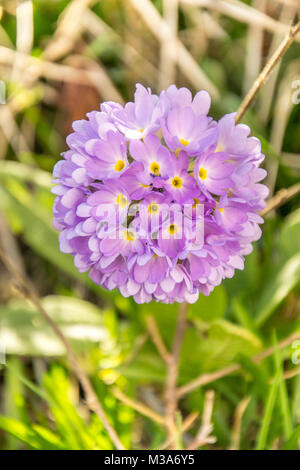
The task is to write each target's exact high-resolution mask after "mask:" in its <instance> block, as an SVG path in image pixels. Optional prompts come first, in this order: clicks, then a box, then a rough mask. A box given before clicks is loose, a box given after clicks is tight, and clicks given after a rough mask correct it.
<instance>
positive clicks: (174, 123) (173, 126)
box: [162, 107, 218, 156]
mask: <svg viewBox="0 0 300 470" xmlns="http://www.w3.org/2000/svg"><path fill="white" fill-rule="evenodd" d="M162 131H163V136H164V139H165V141H166V143H167V145H168V147H169V148H170V149H171V150H173V151H177V150H178V149H180V150H184V151H186V152H187V153H188V154H189V155H190V156H193V155H199V153H201V152H203V151H204V150H205V149H206V148H208V147H209V146H211V145H213V144H215V143H216V141H217V136H218V129H217V124H216V123H215V122H214V121H212V120H211V119H210V118H207V117H206V116H204V115H199V116H197V115H196V114H195V113H194V111H193V110H192V108H191V107H185V108H178V107H176V108H171V109H170V111H169V112H168V114H167V116H166V117H165V119H163V121H162Z"/></svg>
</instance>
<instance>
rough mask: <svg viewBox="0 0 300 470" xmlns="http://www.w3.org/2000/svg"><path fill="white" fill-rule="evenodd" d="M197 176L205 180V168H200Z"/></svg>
mask: <svg viewBox="0 0 300 470" xmlns="http://www.w3.org/2000/svg"><path fill="white" fill-rule="evenodd" d="M199 178H201V179H202V180H206V178H207V170H206V169H205V168H200V170H199Z"/></svg>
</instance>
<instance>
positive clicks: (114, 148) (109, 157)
mask: <svg viewBox="0 0 300 470" xmlns="http://www.w3.org/2000/svg"><path fill="white" fill-rule="evenodd" d="M85 150H86V152H87V153H88V154H89V155H90V156H91V157H93V158H91V159H89V160H88V161H87V163H86V169H87V173H88V176H90V177H91V178H93V179H94V180H102V179H106V178H118V177H119V176H120V175H121V174H122V173H124V171H126V169H127V167H128V160H127V147H126V141H125V138H124V136H123V135H122V134H120V133H115V132H113V131H109V132H108V133H107V135H106V140H102V139H91V140H89V141H88V142H87V143H86V145H85Z"/></svg>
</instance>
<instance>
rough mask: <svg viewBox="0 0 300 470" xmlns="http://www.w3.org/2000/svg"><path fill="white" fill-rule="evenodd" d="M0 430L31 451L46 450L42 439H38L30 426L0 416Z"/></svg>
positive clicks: (46, 447)
mask: <svg viewBox="0 0 300 470" xmlns="http://www.w3.org/2000/svg"><path fill="white" fill-rule="evenodd" d="M0 429H2V430H3V431H5V432H7V433H8V434H10V435H11V436H13V437H15V438H16V439H18V440H19V441H21V442H24V444H26V445H28V446H29V447H30V448H32V449H48V448H49V447H48V446H47V445H46V442H45V441H44V439H41V438H39V436H37V434H36V433H35V432H34V430H33V429H32V427H31V426H27V425H26V424H24V423H22V422H21V421H18V420H16V419H13V418H9V417H7V416H0Z"/></svg>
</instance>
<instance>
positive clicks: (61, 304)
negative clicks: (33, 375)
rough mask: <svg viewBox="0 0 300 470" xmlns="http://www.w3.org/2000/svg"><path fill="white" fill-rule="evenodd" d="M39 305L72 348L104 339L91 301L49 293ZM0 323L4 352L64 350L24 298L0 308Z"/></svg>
mask: <svg viewBox="0 0 300 470" xmlns="http://www.w3.org/2000/svg"><path fill="white" fill-rule="evenodd" d="M42 305H43V306H44V307H45V309H46V311H47V312H48V313H49V315H50V316H51V318H52V319H53V320H54V321H55V322H56V324H57V325H58V326H59V328H61V330H62V332H63V333H64V334H65V336H67V338H69V339H70V340H71V341H72V343H73V345H74V347H75V348H77V349H79V350H82V349H85V348H86V347H87V346H88V345H89V344H92V343H98V342H99V341H101V342H104V341H106V340H107V339H108V334H107V331H106V329H105V328H104V326H103V323H102V312H101V311H100V310H99V309H98V308H97V307H95V306H93V305H92V304H91V303H89V302H86V301H83V300H79V299H75V298H71V297H63V296H50V297H46V298H44V299H42ZM0 323H1V330H0V343H1V342H2V343H3V344H5V345H6V351H7V353H8V354H21V355H45V356H59V355H64V354H65V349H64V346H63V345H62V343H61V342H60V340H59V339H58V338H57V336H56V335H55V334H54V332H53V331H52V329H51V327H50V326H49V325H48V323H47V322H46V320H45V319H44V318H43V316H42V315H41V313H40V312H39V311H38V310H36V308H35V307H33V306H32V305H31V304H30V303H29V302H27V301H24V300H13V301H11V302H9V304H7V305H6V306H4V307H2V308H0Z"/></svg>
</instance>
